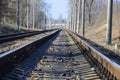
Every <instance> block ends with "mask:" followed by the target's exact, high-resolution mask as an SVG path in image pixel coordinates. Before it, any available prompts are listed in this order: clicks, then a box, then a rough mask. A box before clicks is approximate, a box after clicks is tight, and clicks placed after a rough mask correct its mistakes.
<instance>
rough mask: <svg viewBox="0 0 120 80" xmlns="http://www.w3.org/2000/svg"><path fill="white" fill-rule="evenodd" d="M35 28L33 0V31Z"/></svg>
mask: <svg viewBox="0 0 120 80" xmlns="http://www.w3.org/2000/svg"><path fill="white" fill-rule="evenodd" d="M34 28H35V1H34V0H33V29H34Z"/></svg>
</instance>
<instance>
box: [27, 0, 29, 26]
mask: <svg viewBox="0 0 120 80" xmlns="http://www.w3.org/2000/svg"><path fill="white" fill-rule="evenodd" d="M27 28H29V3H28V0H27Z"/></svg>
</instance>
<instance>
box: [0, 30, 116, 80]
mask: <svg viewBox="0 0 120 80" xmlns="http://www.w3.org/2000/svg"><path fill="white" fill-rule="evenodd" d="M37 46H38V45H37ZM23 52H24V51H23ZM25 52H26V51H25ZM91 59H92V60H90V59H88V56H87V57H86V55H85V53H84V49H83V47H82V46H78V44H77V42H74V40H73V39H72V38H71V36H70V35H69V34H68V33H67V32H66V31H64V30H62V31H60V32H57V33H56V35H54V37H53V38H51V39H49V40H48V41H46V43H45V44H44V45H42V46H39V47H37V48H36V49H34V51H32V53H31V55H30V56H28V57H27V58H26V59H24V60H23V61H20V63H19V64H17V65H15V66H14V68H13V69H12V70H10V71H9V72H8V73H7V74H5V75H4V77H2V79H3V80H116V78H114V79H113V77H114V76H113V75H111V73H110V72H109V71H108V73H109V74H108V77H107V76H106V75H104V74H103V75H102V76H101V75H100V74H99V73H98V72H99V70H98V69H99V68H96V66H94V65H95V64H94V65H93V64H91V61H94V60H93V58H92V57H91ZM95 61H96V59H95ZM99 67H100V69H104V68H102V66H101V65H100V66H99ZM104 70H105V69H104ZM97 71H98V72H97ZM105 71H106V70H105ZM100 72H101V71H100ZM103 76H104V77H103Z"/></svg>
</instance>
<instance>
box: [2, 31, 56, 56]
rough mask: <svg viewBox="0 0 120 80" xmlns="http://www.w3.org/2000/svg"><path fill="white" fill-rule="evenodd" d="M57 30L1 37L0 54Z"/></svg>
mask: <svg viewBox="0 0 120 80" xmlns="http://www.w3.org/2000/svg"><path fill="white" fill-rule="evenodd" d="M56 30H57V29H51V30H44V31H38V32H30V33H24V34H23V33H22V34H18V35H16V34H14V35H11V36H8V35H7V36H2V38H1V37H0V40H1V43H0V54H2V53H4V52H7V51H10V50H12V49H14V48H17V47H19V46H21V45H24V44H26V43H29V42H30V41H33V40H35V39H38V38H40V37H43V36H45V35H48V34H50V33H52V32H54V31H56Z"/></svg>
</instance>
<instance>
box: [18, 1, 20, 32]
mask: <svg viewBox="0 0 120 80" xmlns="http://www.w3.org/2000/svg"><path fill="white" fill-rule="evenodd" d="M17 29H18V31H20V0H18V1H17Z"/></svg>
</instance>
